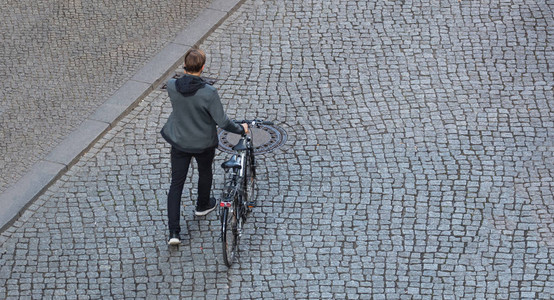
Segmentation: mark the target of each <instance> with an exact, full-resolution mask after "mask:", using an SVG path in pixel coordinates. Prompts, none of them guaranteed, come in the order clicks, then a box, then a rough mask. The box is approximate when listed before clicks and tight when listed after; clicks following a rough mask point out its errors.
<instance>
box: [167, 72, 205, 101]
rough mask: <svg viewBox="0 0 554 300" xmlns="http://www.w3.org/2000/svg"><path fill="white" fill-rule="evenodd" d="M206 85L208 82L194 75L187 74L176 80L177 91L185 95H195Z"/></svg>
mask: <svg viewBox="0 0 554 300" xmlns="http://www.w3.org/2000/svg"><path fill="white" fill-rule="evenodd" d="M204 85H206V82H205V81H204V80H203V79H202V78H200V77H198V76H192V75H185V76H183V77H181V78H179V79H177V81H176V82H175V87H176V88H177V91H178V92H179V93H181V94H183V96H185V97H189V96H194V94H196V92H197V91H198V90H199V89H201V88H203V87H204Z"/></svg>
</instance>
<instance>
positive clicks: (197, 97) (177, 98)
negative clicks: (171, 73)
mask: <svg viewBox="0 0 554 300" xmlns="http://www.w3.org/2000/svg"><path fill="white" fill-rule="evenodd" d="M167 92H168V94H169V98H170V99H171V106H172V107H173V111H172V112H171V114H170V115H169V118H168V119H167V122H166V123H165V125H164V127H163V128H162V131H161V134H162V136H163V137H164V139H165V140H166V141H167V142H168V143H170V144H171V145H172V146H174V147H175V148H177V149H178V150H181V151H184V152H188V153H201V152H203V151H204V150H206V149H209V148H214V147H217V144H218V138H217V127H216V126H219V127H220V128H221V129H223V130H226V131H229V132H233V133H237V134H241V133H243V132H244V129H243V128H242V126H240V125H238V124H236V123H235V122H233V121H231V120H230V119H229V118H228V117H227V115H226V114H225V111H224V110H223V105H222V104H221V99H220V98H219V95H218V93H217V90H216V89H215V88H214V87H212V86H211V85H209V84H207V83H206V82H205V81H204V80H203V79H202V78H200V77H198V76H193V75H188V74H187V75H185V76H183V77H181V78H179V79H170V80H169V81H168V82H167Z"/></svg>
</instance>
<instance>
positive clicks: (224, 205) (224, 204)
mask: <svg viewBox="0 0 554 300" xmlns="http://www.w3.org/2000/svg"><path fill="white" fill-rule="evenodd" d="M219 206H221V207H231V202H220V203H219Z"/></svg>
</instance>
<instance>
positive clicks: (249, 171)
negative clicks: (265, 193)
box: [243, 152, 257, 212]
mask: <svg viewBox="0 0 554 300" xmlns="http://www.w3.org/2000/svg"><path fill="white" fill-rule="evenodd" d="M248 157H249V159H247V160H246V168H245V169H246V174H245V177H244V187H243V190H244V195H245V198H246V205H247V208H248V210H247V211H248V212H250V211H251V210H252V208H254V206H256V196H257V189H256V188H257V186H256V161H255V158H254V153H253V152H250V153H249V155H248Z"/></svg>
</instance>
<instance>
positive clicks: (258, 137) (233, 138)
mask: <svg viewBox="0 0 554 300" xmlns="http://www.w3.org/2000/svg"><path fill="white" fill-rule="evenodd" d="M259 126H260V127H254V128H251V129H250V131H251V132H252V141H253V142H254V154H263V153H267V152H271V151H273V150H275V149H277V148H279V147H281V146H283V145H284V144H285V142H286V141H287V134H286V132H285V131H284V130H283V129H282V128H280V127H278V126H275V125H259ZM218 137H219V149H220V150H221V151H225V152H227V153H234V151H233V147H234V146H235V145H236V144H237V143H238V142H239V139H240V135H239V134H235V133H231V132H227V131H224V130H221V129H219V134H218Z"/></svg>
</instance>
